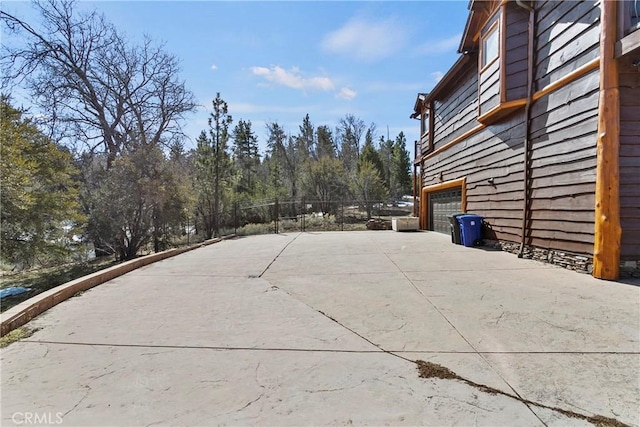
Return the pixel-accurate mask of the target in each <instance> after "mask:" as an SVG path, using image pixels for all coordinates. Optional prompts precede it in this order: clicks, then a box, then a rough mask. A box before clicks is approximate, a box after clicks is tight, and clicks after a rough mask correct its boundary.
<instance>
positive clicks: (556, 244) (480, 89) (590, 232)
mask: <svg viewBox="0 0 640 427" xmlns="http://www.w3.org/2000/svg"><path fill="white" fill-rule="evenodd" d="M535 5H536V10H537V13H536V27H537V29H536V45H535V47H536V53H535V56H534V64H535V67H534V76H535V79H536V82H535V89H536V90H539V89H541V88H543V87H545V86H548V85H549V84H550V83H553V82H554V81H557V80H558V79H560V78H562V77H563V76H565V75H567V74H568V73H570V72H571V71H573V70H575V69H577V68H579V67H580V66H582V65H584V64H585V63H587V62H589V61H591V60H593V59H594V58H597V56H598V50H599V46H598V41H599V28H598V26H599V13H600V10H599V4H598V2H595V1H585V2H568V1H567V2H562V1H546V2H544V1H539V2H535ZM507 8H508V10H507V26H506V27H507V34H508V35H510V37H509V38H508V39H507V43H506V45H505V47H506V49H505V53H506V55H507V56H506V57H505V64H506V68H505V75H506V77H507V81H505V82H504V83H505V87H506V88H507V89H508V90H509V91H514V92H513V93H510V94H509V95H508V98H507V99H508V100H511V99H518V98H522V97H523V96H526V71H527V70H526V61H527V58H526V55H527V52H526V50H527V49H526V48H527V37H526V36H527V34H526V28H527V19H528V16H527V14H526V13H525V12H524V11H522V12H518V11H516V10H515V9H512V5H511V4H508V5H507ZM509 12H512V13H513V12H516V13H517V15H513V16H512V17H509ZM572 21H575V23H572ZM492 67H496V66H494V65H492V66H491V67H488V68H487V70H485V72H484V73H483V74H482V82H481V83H480V84H477V83H478V81H477V73H478V70H473V71H474V72H475V73H476V74H475V75H473V74H471V75H469V74H465V76H463V77H461V78H459V79H458V82H459V85H458V86H457V87H456V88H454V89H450V90H449V91H448V92H446V93H440V94H438V95H437V101H436V111H435V115H436V116H435V117H436V123H435V128H434V129H433V131H434V138H435V140H434V141H435V146H436V147H439V146H442V145H444V144H446V143H447V142H449V141H451V140H452V139H453V138H455V137H457V136H459V135H461V134H462V133H463V132H464V131H461V130H460V129H461V127H464V128H465V131H466V130H468V129H470V128H472V127H474V126H475V125H477V121H475V120H476V119H477V114H478V110H477V109H476V111H475V116H474V117H470V116H469V108H468V107H469V106H470V105H473V104H474V101H475V105H476V107H477V106H478V104H477V98H478V97H479V98H480V99H481V101H482V102H483V103H485V102H491V101H489V100H491V99H492V95H494V94H495V93H496V91H495V89H493V85H495V84H496V80H495V79H494V78H493V74H492V73H491V71H493V72H496V71H497V68H496V69H492ZM598 73H599V70H598V69H596V70H593V71H591V72H589V73H587V74H585V75H584V76H581V77H579V78H577V79H576V80H574V81H572V82H571V83H569V84H567V85H566V86H563V87H560V88H559V89H557V90H555V91H552V92H550V93H549V94H547V95H545V96H542V97H541V98H540V99H538V100H537V101H535V102H534V103H533V104H532V108H531V120H530V126H531V129H530V138H531V142H532V155H531V157H532V158H531V166H532V170H531V181H530V185H531V189H530V196H531V201H530V218H529V221H528V224H527V227H528V229H529V230H528V233H527V238H526V243H527V244H530V245H533V246H537V247H541V248H549V249H557V250H566V251H571V252H576V253H583V254H592V253H593V240H594V206H595V195H594V193H595V177H596V173H595V167H596V139H597V119H598V90H599V74H598ZM474 81H475V82H476V85H477V86H476V87H477V90H476V91H475V94H474V91H473V90H472V89H471V84H472V83H473V82H474ZM463 94H464V95H463ZM516 94H517V95H516ZM474 95H475V97H476V99H475V100H474V99H473V98H472V97H473V96H474ZM634 96H635V97H636V98H640V96H638V95H634ZM489 105H490V104H485V105H482V106H481V108H480V110H481V111H483V112H486V111H487V109H488V108H489ZM496 105H497V104H496ZM636 106H637V105H636ZM624 111H625V112H624V113H623V115H624V117H634V114H636V113H637V112H638V110H624ZM635 117H637V115H636V116H635ZM524 129H525V126H524V111H523V110H519V111H516V112H514V113H513V114H512V115H509V116H507V117H506V118H504V119H502V120H501V121H499V122H496V123H493V124H491V125H490V126H487V127H486V128H484V129H482V130H480V131H478V132H477V133H474V134H473V135H471V136H470V137H469V138H468V139H466V140H464V141H461V142H460V143H458V144H456V145H453V146H451V147H450V148H448V149H446V150H444V151H443V152H440V153H438V154H436V155H433V156H432V157H429V158H427V159H425V163H424V167H423V168H422V171H421V172H422V178H423V185H424V186H429V185H435V184H439V183H441V182H447V181H451V180H456V179H460V178H463V177H466V203H467V211H469V212H473V213H477V214H479V215H482V216H484V217H485V218H486V220H487V222H488V223H489V224H490V226H491V229H492V233H493V236H492V237H493V238H498V239H503V240H509V241H514V242H519V241H520V238H521V237H520V234H521V227H522V210H523V199H524V195H523V186H524V183H523V168H524V166H523V160H524V152H523V149H524ZM628 129H629V130H628V132H630V133H629V136H625V137H629V138H631V139H629V140H630V141H631V140H633V141H634V144H627V145H629V147H628V148H625V149H624V150H622V152H624V153H627V154H625V155H626V156H628V157H635V158H637V157H636V156H640V147H638V145H637V144H638V138H637V137H634V135H638V134H640V128H639V127H638V125H637V123H629V125H628ZM637 131H638V133H635V132H637ZM621 156H622V154H621ZM622 163H623V164H626V165H628V168H629V171H628V172H625V173H627V174H629V175H631V174H633V176H634V178H633V179H635V180H636V181H633V182H630V183H629V187H631V186H634V190H629V191H628V192H627V193H626V194H627V195H628V201H629V203H630V204H629V205H625V206H626V207H625V209H627V211H628V212H630V213H631V212H633V214H634V215H636V216H635V217H634V218H636V222H635V223H640V215H639V212H638V210H637V207H638V206H639V205H640V204H639V203H637V201H638V200H640V190H635V188H640V181H639V180H640V178H638V177H640V170H638V168H639V167H640V166H638V165H640V163H639V162H638V161H636V160H635V159H634V158H632V159H630V160H629V161H628V162H627V161H625V160H623V161H622ZM490 179H492V182H490V181H489V180H490ZM634 209H635V210H634ZM637 232H638V235H640V227H638V229H637ZM638 241H640V239H638V238H636V242H638Z"/></svg>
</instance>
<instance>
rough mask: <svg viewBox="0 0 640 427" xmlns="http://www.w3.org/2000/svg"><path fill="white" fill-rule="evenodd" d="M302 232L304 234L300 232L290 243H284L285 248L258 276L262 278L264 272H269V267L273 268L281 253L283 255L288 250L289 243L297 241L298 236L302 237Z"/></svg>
mask: <svg viewBox="0 0 640 427" xmlns="http://www.w3.org/2000/svg"><path fill="white" fill-rule="evenodd" d="M300 234H302V233H298V234H297V235H296V237H294V238H293V239H291V240H290V241H289V243H287V244H286V245H284V248H282V250H281V251H280V252H278V255H276V256H275V258H273V259H272V260H271V262H270V263H269V265H267V268H265V269H264V270H263V271H262V273H260V275H259V276H258V278H261V277H262V276H263V275H264V273H266V272H267V270H269V268H271V266H272V265H273V263H274V262H276V260H277V259H278V257H280V255H282V253H283V252H284V251H285V250H287V248H288V247H289V245H290V244H292V243H293V242H295V241H296V239H297V238H298V237H300Z"/></svg>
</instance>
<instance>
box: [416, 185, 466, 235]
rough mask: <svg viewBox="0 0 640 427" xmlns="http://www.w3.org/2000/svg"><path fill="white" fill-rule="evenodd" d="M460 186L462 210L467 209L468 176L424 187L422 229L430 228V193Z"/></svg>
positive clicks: (421, 199) (422, 191)
mask: <svg viewBox="0 0 640 427" xmlns="http://www.w3.org/2000/svg"><path fill="white" fill-rule="evenodd" d="M456 187H460V189H461V190H462V195H461V199H462V200H460V210H461V211H462V212H466V211H467V177H463V178H459V179H454V180H452V181H446V182H441V183H440V184H434V185H429V186H427V187H423V188H422V190H421V191H420V229H422V230H427V229H428V228H429V194H430V193H433V192H435V191H442V190H448V189H450V188H456Z"/></svg>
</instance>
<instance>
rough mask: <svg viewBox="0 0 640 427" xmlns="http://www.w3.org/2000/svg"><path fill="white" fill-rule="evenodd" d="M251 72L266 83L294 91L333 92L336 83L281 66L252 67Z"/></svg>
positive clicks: (297, 69) (295, 68)
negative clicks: (314, 90) (316, 90)
mask: <svg viewBox="0 0 640 427" xmlns="http://www.w3.org/2000/svg"><path fill="white" fill-rule="evenodd" d="M251 72H252V73H253V74H254V75H255V76H258V77H262V78H264V79H265V80H266V81H268V82H271V83H274V84H277V85H281V86H286V87H290V88H292V89H299V90H307V89H318V90H322V91H328V90H333V88H334V83H333V81H331V79H330V78H329V77H324V76H315V77H306V76H304V75H303V74H302V72H301V71H300V69H299V68H298V67H292V68H291V69H289V70H285V69H284V68H282V67H279V66H277V65H276V66H271V67H270V68H267V67H251Z"/></svg>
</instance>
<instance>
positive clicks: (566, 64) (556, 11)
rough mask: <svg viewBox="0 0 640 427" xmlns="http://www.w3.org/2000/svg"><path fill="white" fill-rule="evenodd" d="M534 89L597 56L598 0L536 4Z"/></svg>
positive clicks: (551, 81) (538, 88)
mask: <svg viewBox="0 0 640 427" xmlns="http://www.w3.org/2000/svg"><path fill="white" fill-rule="evenodd" d="M536 10H537V14H536V43H537V46H536V55H535V59H536V61H535V74H534V75H535V78H534V80H535V81H536V86H535V90H540V89H542V88H543V87H545V86H547V85H549V84H550V83H553V82H554V81H556V80H558V79H559V78H561V77H562V76H564V75H566V74H568V73H570V72H571V71H573V70H575V69H576V68H579V67H580V66H582V65H584V64H586V63H588V62H589V61H591V60H593V59H595V58H597V57H598V55H599V40H600V28H599V22H600V7H599V2H597V1H592V0H586V1H548V2H545V3H542V4H538V3H536Z"/></svg>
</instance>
